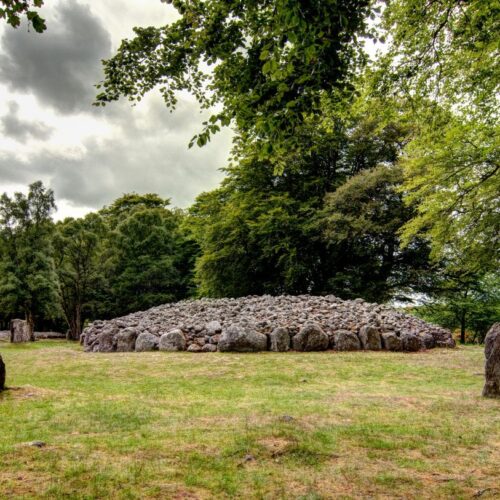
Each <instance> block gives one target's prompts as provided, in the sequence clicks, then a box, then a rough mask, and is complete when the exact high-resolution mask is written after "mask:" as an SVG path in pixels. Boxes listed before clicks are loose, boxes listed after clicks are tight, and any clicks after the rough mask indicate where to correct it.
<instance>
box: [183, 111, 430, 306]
mask: <svg viewBox="0 0 500 500" xmlns="http://www.w3.org/2000/svg"><path fill="white" fill-rule="evenodd" d="M346 106H348V104H346ZM349 109H350V111H349V112H347V111H346V109H345V107H342V108H341V109H337V107H336V105H335V104H334V106H333V108H332V109H331V111H330V115H329V117H328V118H327V119H325V120H324V121H323V122H322V126H321V127H320V128H317V127H316V125H315V124H311V125H309V124H308V125H306V126H304V127H302V128H301V130H300V132H301V134H300V137H301V141H302V143H303V145H304V149H306V148H307V151H308V154H307V155H294V154H289V155H288V157H287V161H288V168H287V169H286V170H285V171H284V172H283V173H282V174H281V175H277V174H276V173H275V169H274V168H273V165H272V164H271V163H269V162H266V161H264V160H261V158H260V151H259V150H258V148H257V147H255V145H251V146H248V144H238V146H237V147H240V151H239V152H238V154H239V156H240V157H243V159H242V160H241V161H240V162H239V163H238V164H235V165H232V166H230V167H229V168H228V169H227V178H226V180H225V181H224V183H223V185H222V187H221V188H220V189H218V190H215V191H213V192H211V193H205V194H203V195H201V196H199V197H198V199H197V201H196V203H195V204H194V206H193V207H192V208H191V209H190V224H191V228H192V230H193V234H194V237H195V239H196V241H197V242H198V244H199V246H200V249H201V256H200V257H199V259H198V260H197V263H196V276H197V280H198V283H199V285H200V293H201V294H205V295H210V296H226V295H230V296H239V295H247V294H260V293H271V294H279V293H316V294H319V293H328V292H329V293H332V292H333V293H336V294H338V295H340V296H342V297H346V298H351V297H359V296H361V297H364V298H367V299H370V300H386V299H388V298H390V297H392V296H393V295H394V294H395V293H397V292H398V291H401V290H402V289H403V288H404V287H407V286H409V285H410V284H413V285H414V286H417V285H418V283H419V279H420V278H419V276H420V274H419V273H420V272H421V271H422V270H423V269H425V265H426V257H427V253H428V252H427V248H426V246H425V245H423V244H414V245H412V247H411V248H408V249H407V250H405V251H399V249H398V243H399V239H398V236H397V232H398V231H399V229H400V227H401V226H402V224H403V223H405V222H406V221H407V220H408V219H409V217H410V215H411V211H410V210H409V209H406V208H405V207H404V205H403V202H402V197H401V195H400V194H399V193H397V192H396V186H397V184H398V183H400V182H401V173H400V171H399V169H397V168H395V167H392V168H389V167H379V168H376V167H377V165H378V164H379V163H382V164H384V165H394V163H395V162H396V161H397V158H398V155H399V151H400V149H401V147H402V144H403V143H404V140H405V135H406V134H407V129H406V126H404V125H400V124H398V123H396V122H392V123H390V124H385V125H384V124H382V122H381V119H380V118H378V117H377V114H376V113H373V114H372V113H369V112H367V110H366V109H362V110H357V109H354V108H349ZM373 169H374V170H373ZM358 173H359V175H357V174H358ZM348 179H350V180H348ZM327 193H333V194H330V195H329V196H326V195H327ZM325 196H326V199H325ZM354 233H355V234H354Z"/></svg>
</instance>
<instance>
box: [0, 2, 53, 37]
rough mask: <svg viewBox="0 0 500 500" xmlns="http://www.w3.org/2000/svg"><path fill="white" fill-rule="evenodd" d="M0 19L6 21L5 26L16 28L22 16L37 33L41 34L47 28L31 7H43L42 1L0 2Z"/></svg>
mask: <svg viewBox="0 0 500 500" xmlns="http://www.w3.org/2000/svg"><path fill="white" fill-rule="evenodd" d="M2 5H3V7H0V19H6V20H7V24H10V25H11V26H12V27H13V28H17V27H18V26H19V25H20V24H21V18H22V16H24V15H25V16H26V19H27V20H28V22H29V23H30V24H31V26H33V29H34V30H35V31H36V32H37V33H43V32H44V31H45V30H46V29H47V26H46V25H45V20H44V19H43V18H41V17H40V15H39V14H38V12H37V11H36V10H34V9H32V6H33V7H34V8H36V9H39V8H40V7H42V5H43V0H33V1H30V0H0V6H2Z"/></svg>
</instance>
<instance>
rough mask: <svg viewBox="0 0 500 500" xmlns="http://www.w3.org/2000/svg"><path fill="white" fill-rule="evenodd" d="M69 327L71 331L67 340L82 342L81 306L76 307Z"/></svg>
mask: <svg viewBox="0 0 500 500" xmlns="http://www.w3.org/2000/svg"><path fill="white" fill-rule="evenodd" d="M68 326H69V331H68V334H67V335H66V338H67V339H68V340H80V335H81V334H82V312H81V307H80V306H75V309H74V311H73V313H72V315H71V318H70V321H68Z"/></svg>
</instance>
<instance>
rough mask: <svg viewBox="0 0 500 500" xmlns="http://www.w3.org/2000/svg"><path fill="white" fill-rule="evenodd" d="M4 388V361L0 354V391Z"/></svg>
mask: <svg viewBox="0 0 500 500" xmlns="http://www.w3.org/2000/svg"><path fill="white" fill-rule="evenodd" d="M4 389H5V363H4V362H3V359H2V356H0V392H1V391H3V390H4Z"/></svg>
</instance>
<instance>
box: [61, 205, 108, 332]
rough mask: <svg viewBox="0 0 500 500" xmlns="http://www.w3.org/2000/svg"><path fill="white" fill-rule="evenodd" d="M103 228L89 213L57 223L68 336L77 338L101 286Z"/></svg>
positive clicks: (63, 302) (100, 219)
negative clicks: (82, 216) (79, 217)
mask: <svg viewBox="0 0 500 500" xmlns="http://www.w3.org/2000/svg"><path fill="white" fill-rule="evenodd" d="M105 234H106V228H105V225H104V222H103V220H102V218H101V217H100V216H99V215H98V214H95V213H90V214H88V215H87V216H85V217H84V218H81V219H71V218H69V219H65V220H64V221H63V222H60V223H58V224H57V226H56V234H55V236H54V248H55V261H56V269H57V274H58V277H59V285H60V287H59V297H60V303H61V308H62V311H63V313H64V317H65V319H66V322H67V324H68V327H69V330H68V338H69V339H71V340H78V339H79V338H80V335H81V333H82V327H83V323H84V321H85V319H86V315H89V314H92V312H93V311H92V309H93V307H92V306H93V304H92V301H93V300H95V299H96V295H97V294H98V293H99V288H101V287H103V280H104V277H103V272H102V263H101V257H102V245H103V240H104V236H105Z"/></svg>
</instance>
